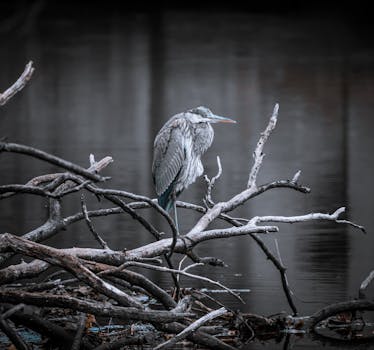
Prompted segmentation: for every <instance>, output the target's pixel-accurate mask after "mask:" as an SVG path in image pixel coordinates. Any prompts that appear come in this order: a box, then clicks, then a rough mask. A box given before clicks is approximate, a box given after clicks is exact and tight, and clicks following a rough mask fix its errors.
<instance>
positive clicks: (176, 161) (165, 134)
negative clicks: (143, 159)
mask: <svg viewBox="0 0 374 350" xmlns="http://www.w3.org/2000/svg"><path fill="white" fill-rule="evenodd" d="M186 131H187V128H186V122H185V121H184V120H181V119H175V120H173V121H172V123H171V124H170V125H165V127H164V128H162V129H161V130H160V132H159V133H158V135H157V136H156V139H155V143H154V151H153V152H154V153H153V164H152V175H153V182H154V184H155V188H156V193H157V195H159V196H160V195H162V194H163V193H164V192H165V191H166V190H167V189H168V188H169V186H170V185H171V184H172V182H173V181H174V180H175V179H176V177H177V176H178V173H179V172H180V170H181V169H182V166H183V163H184V161H185V159H186V153H185V146H186V140H187V139H188V137H189V133H188V132H187V133H186Z"/></svg>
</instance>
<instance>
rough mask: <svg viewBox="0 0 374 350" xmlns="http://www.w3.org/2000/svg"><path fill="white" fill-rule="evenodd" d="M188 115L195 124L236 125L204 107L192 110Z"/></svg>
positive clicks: (233, 121)
mask: <svg viewBox="0 0 374 350" xmlns="http://www.w3.org/2000/svg"><path fill="white" fill-rule="evenodd" d="M188 113H189V115H190V120H191V121H192V122H193V123H202V122H205V123H236V121H235V120H232V119H230V118H227V117H221V116H219V115H215V114H213V113H212V111H211V110H210V109H209V108H207V107H203V106H200V107H196V108H193V109H190V110H189V111H188Z"/></svg>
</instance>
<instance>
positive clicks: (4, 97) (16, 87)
mask: <svg viewBox="0 0 374 350" xmlns="http://www.w3.org/2000/svg"><path fill="white" fill-rule="evenodd" d="M32 64H33V62H32V61H30V62H29V63H27V64H26V67H25V69H24V71H23V73H22V74H21V76H20V77H19V78H18V79H17V81H16V82H15V83H14V84H13V85H12V86H11V87H9V88H8V89H7V90H5V91H4V92H3V93H2V94H1V93H0V106H4V105H5V104H6V103H7V102H8V101H9V100H10V99H11V98H12V97H13V96H14V95H15V94H16V93H17V92H20V91H21V90H22V89H23V88H24V87H25V86H26V84H27V83H28V82H29V81H30V79H31V77H32V75H33V73H34V70H35V69H34V67H33V66H32Z"/></svg>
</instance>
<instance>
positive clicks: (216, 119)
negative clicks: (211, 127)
mask: <svg viewBox="0 0 374 350" xmlns="http://www.w3.org/2000/svg"><path fill="white" fill-rule="evenodd" d="M212 119H213V121H214V122H216V123H236V121H235V120H233V119H230V118H227V117H221V116H219V115H215V114H214V115H213V116H212Z"/></svg>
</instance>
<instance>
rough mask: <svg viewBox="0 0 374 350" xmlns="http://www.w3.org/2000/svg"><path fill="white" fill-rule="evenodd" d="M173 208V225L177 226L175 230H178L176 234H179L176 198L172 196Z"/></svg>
mask: <svg viewBox="0 0 374 350" xmlns="http://www.w3.org/2000/svg"><path fill="white" fill-rule="evenodd" d="M173 210H174V223H175V227H176V228H177V232H178V235H179V225H178V214H177V199H176V198H175V196H174V198H173Z"/></svg>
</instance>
